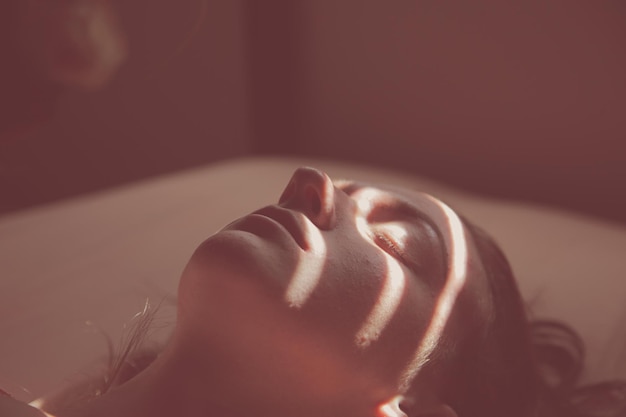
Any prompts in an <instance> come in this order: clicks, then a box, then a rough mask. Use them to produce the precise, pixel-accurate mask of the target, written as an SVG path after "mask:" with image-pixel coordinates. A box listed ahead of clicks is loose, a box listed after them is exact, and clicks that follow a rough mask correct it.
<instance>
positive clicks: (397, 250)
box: [374, 231, 408, 264]
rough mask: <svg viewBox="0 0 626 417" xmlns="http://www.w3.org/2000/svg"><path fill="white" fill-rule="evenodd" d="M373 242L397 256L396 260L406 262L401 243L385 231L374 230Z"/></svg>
mask: <svg viewBox="0 0 626 417" xmlns="http://www.w3.org/2000/svg"><path fill="white" fill-rule="evenodd" d="M374 242H375V243H376V244H377V245H379V246H380V247H381V248H383V249H384V250H385V251H386V252H387V253H389V254H390V255H392V256H394V257H396V258H398V260H400V261H402V262H403V263H405V264H406V263H407V262H408V261H407V259H406V258H405V252H404V249H403V248H402V247H401V245H400V244H398V242H396V241H395V240H394V239H393V238H391V237H390V236H389V235H387V234H386V233H384V232H381V231H376V232H374Z"/></svg>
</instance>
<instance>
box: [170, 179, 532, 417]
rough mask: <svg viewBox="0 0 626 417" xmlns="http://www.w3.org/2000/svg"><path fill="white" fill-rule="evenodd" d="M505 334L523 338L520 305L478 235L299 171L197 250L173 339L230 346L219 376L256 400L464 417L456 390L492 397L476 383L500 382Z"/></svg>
mask: <svg viewBox="0 0 626 417" xmlns="http://www.w3.org/2000/svg"><path fill="white" fill-rule="evenodd" d="M502 262H503V265H500V263H502ZM490 263H495V264H497V265H495V266H494V265H491V264H490ZM509 310H510V311H509ZM510 314H512V317H514V318H513V319H510V318H509V315H510ZM511 334H513V336H514V337H515V338H516V339H515V340H516V341H519V342H520V343H521V344H522V345H524V343H525V339H524V338H525V321H524V315H523V310H522V308H521V301H520V299H519V294H518V293H517V290H516V287H515V284H514V282H513V280H512V277H511V275H510V271H509V270H508V269H507V267H506V261H504V259H503V258H500V254H499V252H498V251H497V248H496V247H495V245H493V243H492V242H491V241H490V240H489V239H488V238H487V237H486V236H484V235H483V234H482V233H480V232H478V231H477V230H476V229H475V228H473V227H472V226H469V225H468V224H467V223H466V222H463V221H462V220H461V219H460V218H459V217H458V216H457V215H456V214H455V213H454V212H453V211H452V210H451V209H449V208H448V207H447V206H446V205H445V204H443V203H441V202H440V201H438V200H436V199H434V198H432V197H430V196H428V195H426V194H423V193H418V192H413V191H409V190H404V189H399V188H393V187H382V186H373V185H369V184H363V183H355V182H348V181H342V182H337V183H336V184H333V183H332V182H331V180H330V178H328V176H326V174H324V173H322V172H320V171H317V170H314V169H311V168H301V169H299V170H297V171H296V172H295V173H294V175H293V177H292V178H291V181H290V182H289V184H288V185H287V187H286V189H285V191H284V192H283V194H282V196H281V197H280V199H279V201H278V204H277V205H274V206H268V207H265V208H262V209H260V210H258V211H256V212H255V213H253V214H251V215H248V216H245V217H243V218H241V219H238V220H236V221H235V222H233V223H231V224H229V225H228V226H226V227H225V228H224V229H222V230H221V231H220V232H218V233H216V234H215V235H213V236H212V237H210V238H209V239H207V240H206V241H205V242H204V243H203V244H202V245H201V246H200V247H199V248H198V249H197V250H196V252H195V253H194V255H193V257H192V259H191V260H190V262H189V264H188V266H187V268H186V269H185V271H184V273H183V277H182V279H181V284H180V288H179V324H178V328H177V332H176V334H175V337H174V342H175V343H174V345H176V346H179V347H180V348H181V349H184V350H185V352H186V354H188V355H190V356H193V357H196V356H197V357H196V359H197V358H200V357H202V355H204V356H208V357H211V356H214V357H220V358H223V357H228V356H230V357H232V358H233V360H235V361H236V363H237V364H239V365H238V368H228V371H226V373H228V374H229V375H230V376H228V377H226V379H225V382H224V385H225V386H226V385H228V383H229V382H228V381H229V379H230V380H232V381H231V382H233V386H235V385H236V384H235V382H238V383H241V384H240V387H243V388H242V389H245V390H251V391H255V390H256V391H257V392H259V399H260V400H261V399H263V398H264V399H265V400H266V401H268V402H272V401H285V402H287V403H289V402H293V404H294V405H297V407H298V408H302V407H306V406H305V405H304V404H305V402H306V401H307V399H309V400H310V402H311V406H319V407H322V406H323V405H328V406H329V407H334V408H333V409H334V410H335V412H338V411H339V410H338V408H341V407H345V409H346V410H350V411H351V412H356V411H357V409H358V412H365V410H376V409H377V410H378V412H379V413H382V414H385V413H386V414H387V415H393V414H392V413H398V412H399V408H398V407H396V406H395V405H394V404H395V403H394V398H395V397H396V396H402V398H405V399H406V401H405V404H404V405H403V408H404V407H408V408H409V409H410V410H411V411H409V415H413V414H415V415H419V414H420V413H421V414H423V413H426V412H429V413H431V414H432V415H437V413H439V415H453V411H452V410H453V409H454V408H456V409H457V412H458V413H459V414H460V415H464V414H462V413H463V412H464V410H463V409H467V410H473V408H472V407H473V406H474V404H473V399H472V398H473V397H472V395H466V393H467V392H470V393H473V394H475V395H488V396H492V395H493V396H494V397H493V398H491V397H490V398H483V399H477V400H478V401H483V402H484V401H485V400H487V401H492V400H493V401H496V400H497V398H496V397H497V396H498V395H499V392H498V389H499V386H494V385H492V384H491V381H488V380H485V379H481V378H483V377H484V378H492V377H493V379H494V381H498V383H505V382H507V381H506V378H504V379H503V378H501V376H500V375H496V374H494V373H493V372H494V371H498V372H499V371H500V370H499V369H498V367H500V366H509V362H508V359H507V358H508V356H507V354H508V353H509V352H508V351H506V349H507V348H508V346H507V343H508V341H507V340H508V339H507V340H501V339H502V338H504V339H506V338H508V337H509V336H511ZM520 334H521V335H522V336H521V337H520V336H518V335H520ZM524 349H525V348H524ZM524 349H522V350H524ZM189 352H195V353H189ZM524 352H525V351H524ZM524 352H522V353H524ZM196 354H197V355H196ZM492 354H493V355H495V356H489V355H492ZM524 354H525V355H526V356H525V357H523V358H521V357H519V358H514V360H516V361H517V362H519V363H520V364H523V365H526V366H527V367H528V366H529V365H530V363H529V361H530V359H529V357H528V355H527V352H525V353H524ZM490 360H492V361H493V363H490ZM209 362H210V361H209ZM512 365H514V364H512ZM198 367H199V368H202V366H201V365H198ZM211 367H212V368H211ZM214 367H215V363H211V365H209V368H211V369H212V370H214V369H213V368H214ZM513 368H514V367H512V369H513ZM234 374H236V375H234ZM478 375H479V376H480V378H477V376H478ZM506 376H507V377H515V375H506ZM482 387H486V388H485V389H482ZM273 396H274V397H273ZM281 399H282V400H281Z"/></svg>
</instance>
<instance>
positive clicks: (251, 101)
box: [0, 0, 626, 221]
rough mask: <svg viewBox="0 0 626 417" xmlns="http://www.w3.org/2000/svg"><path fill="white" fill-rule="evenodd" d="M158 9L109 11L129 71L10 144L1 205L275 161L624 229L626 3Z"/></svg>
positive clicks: (0, 153) (2, 168)
mask: <svg viewBox="0 0 626 417" xmlns="http://www.w3.org/2000/svg"><path fill="white" fill-rule="evenodd" d="M161 3H165V2H150V3H146V2H121V1H120V2H114V4H115V6H116V8H117V10H118V12H119V15H120V17H121V21H122V24H123V27H124V29H125V30H126V32H127V36H128V39H129V45H130V46H129V56H128V60H127V62H126V63H125V64H124V65H123V66H122V68H121V69H120V71H119V73H118V74H117V76H116V77H115V78H114V79H113V80H112V81H111V82H110V84H109V85H108V86H107V87H106V88H104V89H103V90H101V91H99V92H96V93H91V94H85V93H69V94H65V95H63V96H62V98H61V101H60V102H59V104H58V106H57V111H56V114H55V116H54V117H53V118H52V119H51V120H49V121H48V122H46V123H44V124H43V125H42V126H40V127H39V128H38V129H35V130H34V131H33V132H31V133H30V134H29V135H27V136H25V137H23V138H22V139H20V140H17V141H16V140H11V141H8V142H7V141H5V142H4V143H1V144H0V188H2V189H4V190H5V191H4V193H5V195H4V197H3V198H2V200H1V201H0V206H2V210H5V211H10V210H14V209H16V208H19V207H24V206H28V205H33V204H39V203H41V202H44V201H51V200H54V199H58V198H62V197H65V196H69V195H74V194H78V193H82V192H85V191H89V190H96V189H101V188H104V187H110V186H113V185H116V184H121V183H124V182H128V181H134V180H137V179H139V178H145V177H149V176H152V175H155V174H160V173H167V172H171V171H175V170H178V169H182V168H186V167H192V166H196V165H199V164H203V163H207V162H210V161H214V160H217V159H222V158H227V157H231V156H237V155H249V154H276V153H279V154H289V155H292V154H298V155H314V156H326V157H333V158H342V159H348V160H353V161H359V162H368V163H373V164H377V165H382V166H389V167H393V168H396V169H403V170H407V171H410V172H413V173H416V174H419V175H424V176H429V177H432V178H435V179H439V180H442V181H446V182H449V183H452V184H454V185H457V186H461V187H464V188H467V189H470V190H472V191H475V192H479V193H484V194H487V195H496V196H500V197H507V198H513V199H525V200H530V201H537V202H542V203H544V204H550V205H555V206H560V207H568V208H573V209H575V210H578V211H580V212H582V213H587V214H592V215H596V216H601V217H604V218H607V219H612V220H618V221H626V193H625V191H624V190H625V189H626V187H625V186H624V183H625V179H626V76H625V75H624V74H626V25H625V24H624V22H626V6H625V4H624V3H623V2H621V1H619V0H610V1H605V0H599V1H594V2H589V1H582V0H548V1H539V0H528V1H523V2H515V3H513V2H502V1H496V0H474V1H472V2H465V1H461V0H451V1H445V2H436V1H408V0H389V1H385V2H380V1H374V0H340V1H334V2H323V1H312V0H309V1H305V0H267V1H263V2H259V1H254V0H247V1H246V0H240V1H228V2H218V1H207V2H206V3H202V2H196V1H183V2H178V3H176V7H174V6H173V5H172V4H161ZM203 7H205V8H206V12H207V13H206V17H205V18H204V19H203V20H202V23H201V24H200V25H199V27H198V28H197V30H195V29H193V28H194V23H195V22H197V19H198V17H199V10H201V9H202V8H203ZM192 29H193V30H192ZM190 31H191V32H192V33H190ZM189 35H191V36H189ZM7 194H8V195H7Z"/></svg>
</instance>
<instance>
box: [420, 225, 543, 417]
mask: <svg viewBox="0 0 626 417" xmlns="http://www.w3.org/2000/svg"><path fill="white" fill-rule="evenodd" d="M464 223H465V225H466V227H467V228H468V230H469V231H470V234H471V237H472V238H473V240H474V242H475V244H476V247H477V249H478V253H479V256H480V261H481V262H482V264H483V266H484V270H485V273H486V275H487V281H488V283H489V289H490V290H491V291H490V292H491V294H490V295H491V297H490V298H491V304H492V306H493V308H492V312H493V313H492V315H491V317H489V322H488V323H487V327H486V330H485V331H484V332H483V334H482V335H480V337H470V338H466V340H462V341H458V342H457V343H450V342H449V341H448V342H447V343H445V342H444V345H443V350H446V352H445V353H441V352H440V353H439V355H443V356H439V359H438V360H434V361H433V363H432V366H442V367H443V369H444V371H443V372H444V377H445V380H446V384H445V385H443V389H444V392H443V394H442V395H443V398H442V400H443V401H445V402H446V403H447V404H448V405H450V406H451V407H452V408H454V410H455V411H456V412H457V414H458V415H459V416H460V417H474V416H477V417H478V416H480V417H492V416H493V417H496V416H497V417H501V416H507V417H526V416H534V415H535V410H536V408H537V401H538V387H539V384H538V381H537V378H538V373H537V372H536V366H535V359H534V356H533V349H532V346H531V337H530V326H529V322H528V318H527V314H526V310H525V306H524V303H523V301H522V297H521V295H520V292H519V290H518V288H517V284H516V282H515V279H514V278H513V273H512V271H511V268H510V266H509V263H508V262H507V260H506V258H505V256H504V254H503V253H502V251H501V250H500V248H499V247H498V246H497V245H496V244H495V242H494V241H493V240H492V239H491V237H489V236H488V235H487V234H486V233H485V232H484V231H482V230H481V229H479V228H478V227H476V226H474V225H472V224H471V223H469V222H467V221H464ZM458 319H460V318H459V317H457V320H458Z"/></svg>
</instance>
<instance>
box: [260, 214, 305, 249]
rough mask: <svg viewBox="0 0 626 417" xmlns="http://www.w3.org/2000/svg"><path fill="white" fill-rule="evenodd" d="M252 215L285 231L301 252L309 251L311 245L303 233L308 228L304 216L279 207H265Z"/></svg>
mask: <svg viewBox="0 0 626 417" xmlns="http://www.w3.org/2000/svg"><path fill="white" fill-rule="evenodd" d="M252 214H256V215H259V216H263V217H267V218H268V219H270V220H273V221H274V222H276V223H278V224H279V225H280V226H281V227H282V228H283V229H285V230H286V231H287V233H289V234H290V235H291V237H293V239H294V240H295V241H296V243H297V244H298V246H300V248H302V250H305V251H306V250H309V249H310V247H311V244H310V242H309V240H308V239H307V236H306V233H305V230H306V229H307V226H308V225H307V222H308V221H309V220H308V219H307V218H306V216H305V215H304V214H302V213H298V212H295V211H292V210H289V209H285V208H282V207H279V206H266V207H263V208H262V209H260V210H257V211H255V212H254V213H252Z"/></svg>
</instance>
